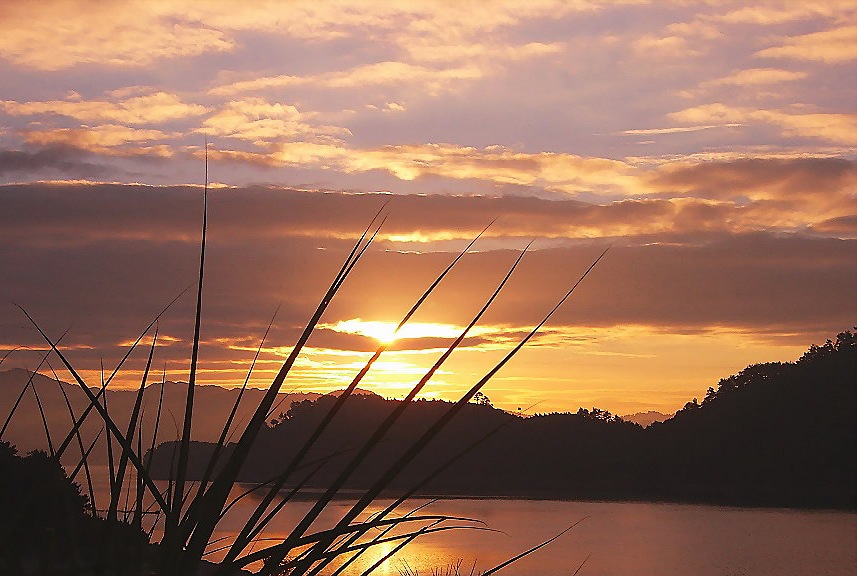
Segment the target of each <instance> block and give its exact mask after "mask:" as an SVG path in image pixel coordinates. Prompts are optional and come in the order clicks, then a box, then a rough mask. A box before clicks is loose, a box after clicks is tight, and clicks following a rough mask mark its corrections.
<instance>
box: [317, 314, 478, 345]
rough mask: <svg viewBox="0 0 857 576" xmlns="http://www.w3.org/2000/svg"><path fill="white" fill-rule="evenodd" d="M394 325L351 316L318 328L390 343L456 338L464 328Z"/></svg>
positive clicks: (473, 330) (439, 325) (423, 323)
mask: <svg viewBox="0 0 857 576" xmlns="http://www.w3.org/2000/svg"><path fill="white" fill-rule="evenodd" d="M396 326H397V324H396V323H395V322H385V321H381V320H363V319H361V318H352V319H350V320H341V321H339V322H336V323H333V324H323V325H321V326H320V328H325V329H328V330H333V331H334V332H341V333H345V334H359V335H360V336H367V337H369V338H374V339H375V340H377V341H378V342H381V343H383V344H392V343H393V342H395V341H396V340H402V339H408V338H456V337H458V336H459V335H460V334H461V332H462V331H463V330H464V327H463V326H456V325H454V324H439V323H435V322H410V323H408V324H405V325H404V326H402V327H401V328H400V329H399V330H396ZM486 331H488V329H487V328H479V327H478V326H477V327H474V328H473V329H471V331H470V335H471V336H477V335H479V334H483V333H485V332H486Z"/></svg>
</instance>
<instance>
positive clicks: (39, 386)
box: [0, 369, 319, 465]
mask: <svg viewBox="0 0 857 576" xmlns="http://www.w3.org/2000/svg"><path fill="white" fill-rule="evenodd" d="M30 376H31V373H30V372H28V371H27V370H22V369H13V370H5V371H0V427H2V426H3V423H4V422H5V421H6V419H7V417H8V415H9V414H10V413H11V411H12V407H13V406H14V404H15V401H16V399H17V398H18V396H19V395H20V394H21V391H22V390H23V389H24V387H25V386H26V384H27V381H28V380H29V378H30ZM32 383H33V386H34V387H35V389H36V391H37V393H38V396H39V400H40V402H41V404H42V409H43V410H44V412H45V418H46V420H47V422H48V429H49V431H50V432H51V436H52V441H53V442H55V443H60V442H62V440H63V438H64V437H65V435H66V434H67V433H68V431H69V430H70V429H71V417H70V415H69V411H68V406H67V405H66V403H65V399H64V398H63V394H62V392H61V389H62V391H65V393H66V395H67V396H68V398H69V402H70V404H71V407H72V411H73V412H74V414H75V416H79V415H80V414H81V413H82V412H83V410H84V409H85V408H86V407H87V406H88V405H89V400H88V398H87V397H86V395H85V394H84V392H83V391H82V390H81V389H80V387H79V386H78V385H77V384H69V383H67V382H58V381H57V380H54V379H53V378H49V377H47V376H44V375H42V374H35V375H33V381H32ZM163 388H164V404H163V407H162V414H163V418H162V420H161V426H160V428H159V431H158V443H162V442H167V441H169V440H172V439H174V438H176V436H177V432H176V429H175V427H174V426H173V423H172V417H173V416H174V417H175V418H176V419H180V418H181V415H182V414H184V404H185V397H186V395H187V383H184V382H169V381H167V382H165V383H164V386H163ZM160 393H161V384H160V383H157V384H150V385H148V386H147V387H146V389H145V391H144V393H143V408H142V410H143V416H142V420H143V430H144V437H145V438H149V439H151V431H152V430H154V422H155V418H156V415H157V406H158V399H159V397H160ZM264 393H265V391H264V390H260V389H257V388H248V389H247V390H246V391H245V393H244V396H243V398H242V400H241V404H240V405H239V409H238V412H237V413H236V422H246V420H247V419H248V418H249V417H250V414H251V413H252V410H253V409H255V407H256V406H257V405H258V404H259V400H260V399H261V398H262V395H263V394H264ZM136 394H137V391H136V390H112V389H109V388H108V390H107V405H108V407H109V409H110V413H111V415H113V417H114V419H115V420H116V422H119V423H126V422H128V420H129V417H130V414H131V411H132V409H133V406H134V401H135V398H136ZM194 396H195V399H194V405H195V410H196V411H195V412H194V421H193V438H194V439H196V440H199V441H208V442H215V441H216V440H217V438H218V437H219V436H220V431H221V429H222V427H223V423H224V422H225V421H226V418H227V416H228V415H229V411H230V410H231V408H232V405H233V403H234V402H235V399H236V398H237V396H238V389H235V388H222V387H220V386H197V387H196V389H195V393H194ZM318 397H319V394H316V393H309V394H303V393H299V394H291V395H289V396H288V398H287V395H286V394H280V395H279V400H282V401H283V402H282V404H281V405H280V410H282V409H286V408H288V404H289V403H290V402H291V401H302V400H308V399H315V398H318ZM279 400H278V401H279ZM171 414H172V416H171ZM120 427H121V426H120ZM101 428H102V423H101V420H100V418H98V416H97V415H96V414H92V417H91V418H88V419H87V424H86V425H85V426H84V428H83V432H84V437H85V438H94V437H95V434H96V433H97V432H98V430H100V429H101ZM2 440H4V441H8V442H10V443H12V444H13V445H15V446H16V447H17V449H18V451H19V452H20V453H22V454H25V453H27V452H29V451H31V450H37V449H38V450H45V449H46V448H47V441H46V437H45V428H44V425H43V424H42V419H41V416H40V415H39V408H38V405H37V403H36V398H35V396H34V395H33V392H32V390H29V389H28V390H27V391H26V392H25V393H24V395H23V396H22V397H21V403H20V406H19V408H18V409H17V410H16V412H15V414H14V416H13V417H12V419H11V420H10V421H9V425H8V428H7V430H6V432H5V434H4V435H3V438H2ZM72 452H73V453H70V456H69V458H68V459H67V460H68V461H67V462H66V463H67V464H71V465H74V464H76V463H77V459H78V458H79V455H80V454H79V452H75V451H72ZM92 461H93V462H95V463H98V462H105V461H106V455H105V451H104V450H99V449H96V450H94V451H93V453H92Z"/></svg>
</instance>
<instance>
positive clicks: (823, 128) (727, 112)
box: [668, 102, 857, 146]
mask: <svg viewBox="0 0 857 576" xmlns="http://www.w3.org/2000/svg"><path fill="white" fill-rule="evenodd" d="M668 118H670V119H672V120H675V121H677V122H683V123H689V124H713V123H723V124H726V123H748V122H750V121H757V122H765V123H768V124H773V125H775V126H779V127H780V129H781V131H782V134H783V135H784V136H789V137H794V136H800V137H806V138H816V139H820V140H827V141H829V142H833V143H836V144H843V145H846V146H853V145H855V144H857V114H835V113H800V112H797V113H792V112H783V111H779V110H756V109H752V108H742V107H732V106H727V105H726V104H722V103H719V102H717V103H714V104H704V105H702V106H695V107H692V108H687V109H685V110H681V111H679V112H673V113H671V114H669V115H668Z"/></svg>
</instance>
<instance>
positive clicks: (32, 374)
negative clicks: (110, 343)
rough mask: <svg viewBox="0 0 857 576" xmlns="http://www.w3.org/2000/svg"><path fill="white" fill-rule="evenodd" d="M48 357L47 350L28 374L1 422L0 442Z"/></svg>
mask: <svg viewBox="0 0 857 576" xmlns="http://www.w3.org/2000/svg"><path fill="white" fill-rule="evenodd" d="M67 333H68V331H66V332H65V333H63V334H62V336H60V337H59V338H58V339H57V344H59V343H60V342H61V341H62V339H63V338H64V337H65V335H66V334H67ZM11 353H12V350H10V351H9V352H7V353H6V355H5V356H3V359H4V360H5V359H6V356H8V355H9V354H11ZM50 355H51V351H50V350H48V351H47V352H45V353H44V355H43V356H42V359H41V360H40V361H39V364H38V366H36V369H35V370H34V371H32V372H30V375H29V376H28V377H27V383H26V384H24V387H23V388H21V392H20V393H19V394H18V397H17V398H16V399H15V402H14V404H12V410H11V411H10V412H9V415H8V416H7V417H6V421H5V422H3V427H2V428H0V440H2V439H3V434H5V433H6V428H8V427H9V422H11V421H12V416H14V415H15V412H16V411H17V410H18V406H19V405H20V404H21V400H22V399H23V398H24V394H26V393H27V388H29V387H30V386H31V385H32V384H33V378H35V377H36V373H37V372H38V371H39V370H41V369H42V365H44V364H45V362H47V361H48V357H50Z"/></svg>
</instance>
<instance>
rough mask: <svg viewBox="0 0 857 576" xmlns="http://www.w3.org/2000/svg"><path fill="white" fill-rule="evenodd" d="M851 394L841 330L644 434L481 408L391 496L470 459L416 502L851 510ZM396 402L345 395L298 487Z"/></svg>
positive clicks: (364, 476)
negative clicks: (471, 499)
mask: <svg viewBox="0 0 857 576" xmlns="http://www.w3.org/2000/svg"><path fill="white" fill-rule="evenodd" d="M855 391H857V346H855V338H854V335H853V334H852V333H851V332H843V333H842V334H840V335H839V336H838V337H837V339H836V341H828V342H827V343H825V344H824V345H821V346H813V347H812V348H810V349H809V350H808V351H807V353H806V354H804V355H803V356H802V357H801V358H800V359H799V360H797V361H796V362H787V363H769V364H758V365H754V366H749V367H748V368H746V369H744V370H742V371H741V372H739V373H738V374H736V375H733V376H730V377H729V378H725V379H723V380H721V381H720V383H719V384H718V386H717V389H714V388H711V389H709V391H708V394H706V396H705V398H704V399H703V401H702V402H699V401H697V400H694V401H692V402H689V403H688V404H687V405H686V406H685V408H684V409H682V410H680V411H679V412H678V413H677V414H676V415H675V417H673V418H671V419H669V420H667V421H665V422H663V423H655V424H653V425H652V426H650V427H649V428H645V429H644V428H642V427H641V426H639V425H637V424H635V423H632V422H625V421H623V420H622V419H621V418H619V417H616V416H614V415H612V414H610V412H608V411H605V410H600V409H598V408H593V409H591V410H589V409H580V410H579V411H578V412H577V413H553V414H537V415H535V416H533V417H530V418H520V417H518V416H516V415H512V414H508V413H506V412H503V411H501V410H497V409H494V408H493V407H492V406H491V405H490V401H489V402H481V403H472V404H470V405H468V406H466V409H465V410H464V411H463V412H462V413H461V414H459V415H458V416H457V417H456V418H454V419H453V420H452V421H451V423H450V424H449V426H448V427H447V428H446V429H444V430H443V432H441V433H440V434H439V435H438V437H437V438H436V439H435V440H434V441H433V442H432V443H431V444H430V445H429V446H428V447H427V449H426V450H425V452H424V453H423V454H422V455H421V456H420V458H418V459H417V460H416V461H414V462H413V463H412V464H411V465H410V466H409V467H408V468H406V469H405V470H404V471H403V472H402V474H400V475H399V476H398V477H397V478H396V480H395V481H394V482H393V484H392V485H391V489H393V490H399V491H401V490H407V489H409V488H411V487H413V486H415V485H416V484H418V483H419V482H420V480H422V479H424V478H426V477H427V476H429V475H431V473H432V471H434V470H436V469H438V467H440V466H442V465H444V463H446V462H448V461H449V460H450V459H451V458H453V457H455V456H456V455H457V454H459V453H462V452H463V451H467V453H466V454H465V455H463V456H462V457H461V458H460V459H458V460H456V461H455V462H454V464H453V465H451V466H449V468H448V469H446V470H445V471H444V472H443V473H441V474H439V475H437V476H436V477H434V478H433V480H432V481H431V482H430V483H429V484H426V485H425V486H422V487H421V492H423V493H426V494H444V495H453V494H460V495H479V496H499V495H502V496H518V497H547V498H568V499H611V500H612V499H642V500H669V501H685V502H706V503H717V504H735V505H753V506H757V505H763V506H800V507H835V508H849V509H853V508H855V486H857V397H855ZM333 401H334V399H333V398H327V397H322V398H319V399H318V400H317V401H314V402H309V401H306V402H300V403H295V404H292V406H291V408H290V409H288V410H287V411H286V412H284V413H282V414H281V415H280V417H278V418H277V419H276V420H275V422H274V423H273V424H274V425H273V426H272V427H270V428H268V429H266V430H264V431H263V433H262V434H261V435H260V437H259V438H258V440H257V443H256V445H255V447H254V449H253V452H252V454H251V455H250V457H249V459H248V461H247V464H246V466H245V468H244V470H243V472H242V479H243V480H247V481H259V480H265V479H267V478H269V477H271V476H272V475H273V474H275V473H276V471H277V470H278V469H281V468H282V465H283V462H287V461H289V459H290V458H292V456H293V454H294V452H295V451H296V450H297V447H298V446H301V445H302V443H303V441H304V440H305V439H306V438H307V437H308V435H309V434H311V433H312V431H313V430H314V429H315V428H316V426H317V425H318V423H319V422H320V421H321V420H322V419H323V418H324V416H325V414H326V413H327V411H328V410H329V407H330V405H331V404H332V403H333ZM396 405H397V401H393V400H384V399H382V398H380V397H377V396H358V397H352V398H349V400H348V401H347V402H346V404H345V405H344V407H343V409H342V412H341V414H340V417H339V418H338V419H337V422H335V423H333V424H332V425H331V427H330V429H329V430H328V431H327V432H326V433H325V434H324V435H323V436H322V437H321V438H320V439H319V441H318V443H317V445H316V446H315V447H314V448H313V452H312V453H311V454H310V456H309V459H310V461H313V462H318V463H321V464H320V468H319V469H318V470H316V471H314V472H313V473H312V474H311V475H310V476H308V477H307V478H306V481H307V485H309V486H316V487H324V486H326V485H328V484H329V482H331V480H332V479H333V478H335V477H336V475H338V473H339V471H340V470H341V469H342V467H343V466H344V462H346V461H347V459H348V458H349V455H350V454H351V453H352V452H353V451H354V449H355V447H359V446H360V445H362V443H363V442H364V441H365V440H366V439H367V438H368V436H369V435H370V434H371V432H372V431H373V430H374V429H375V428H376V427H377V425H378V423H379V422H381V421H382V420H383V419H384V418H385V417H386V416H387V415H388V414H389V413H390V412H391V411H392V410H393V409H394V408H395V406H396ZM448 406H449V404H448V403H447V402H443V401H432V400H421V401H417V402H414V403H413V404H412V405H410V406H408V407H407V409H406V410H405V412H404V414H403V416H402V418H401V419H400V421H399V422H397V423H396V425H395V426H393V428H392V429H391V430H390V432H389V433H388V434H387V435H386V436H385V437H384V439H383V440H382V441H381V442H380V443H379V444H378V445H377V446H376V447H375V448H374V450H373V451H372V452H371V453H370V455H369V456H368V457H367V458H366V460H365V462H364V465H363V466H362V467H361V468H360V469H358V470H357V471H356V472H355V473H354V474H353V476H352V477H351V478H350V479H349V481H348V483H347V485H346V486H347V488H350V489H353V490H361V489H365V487H366V486H367V485H370V484H371V482H372V481H373V480H374V479H375V475H376V474H377V470H379V469H383V468H385V467H386V465H388V464H389V463H390V462H391V461H392V460H393V459H395V458H397V457H398V456H399V455H400V454H401V453H402V451H403V450H405V449H406V447H407V446H408V445H410V443H411V442H412V441H413V440H414V439H415V438H416V437H417V436H418V435H419V434H421V433H422V432H423V431H424V430H426V429H427V428H428V427H429V426H431V425H432V423H433V422H435V421H436V420H437V418H438V417H439V416H440V414H442V413H443V412H444V411H445V410H447V408H448ZM171 450H172V447H171V446H169V445H164V446H162V447H161V448H160V450H159V451H158V456H159V457H156V462H160V464H161V468H162V470H164V471H166V470H167V467H166V466H165V465H164V464H165V463H166V460H165V459H164V458H163V455H164V454H168V453H170V452H171ZM197 450H201V451H203V452H204V451H205V447H204V446H199V447H197ZM199 455H200V456H201V455H202V453H201V452H200V453H199ZM200 461H202V460H200ZM303 479H304V477H301V479H300V480H303ZM297 481H298V479H295V480H293V481H292V483H296V482H297Z"/></svg>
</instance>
